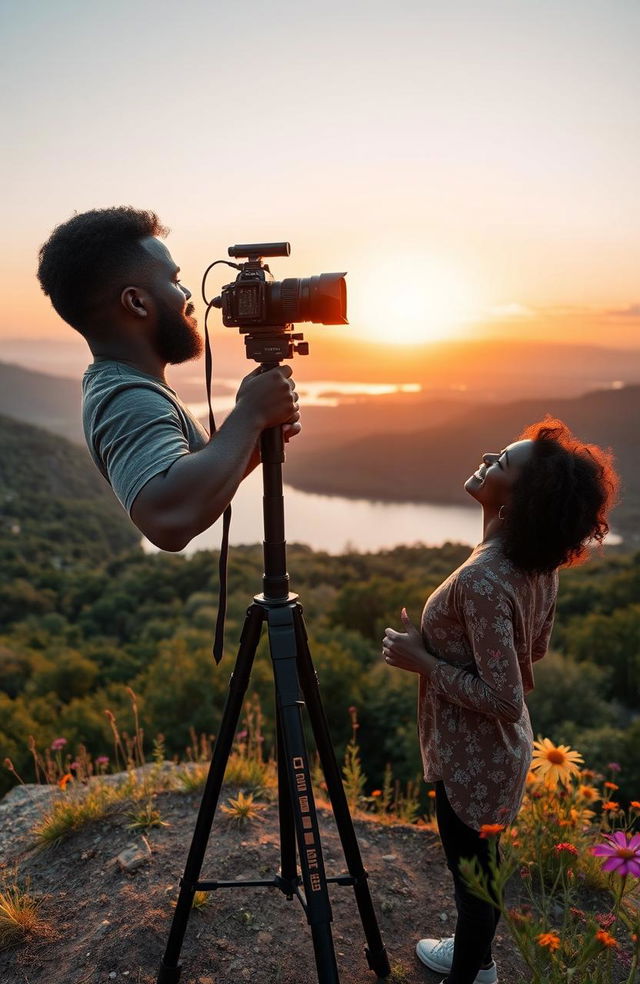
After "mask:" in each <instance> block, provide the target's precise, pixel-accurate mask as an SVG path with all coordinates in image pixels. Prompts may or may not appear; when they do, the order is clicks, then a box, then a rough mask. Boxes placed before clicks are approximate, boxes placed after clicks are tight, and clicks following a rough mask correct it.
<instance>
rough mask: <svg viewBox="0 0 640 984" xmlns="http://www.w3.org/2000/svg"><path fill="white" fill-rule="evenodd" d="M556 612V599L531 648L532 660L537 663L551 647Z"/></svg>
mask: <svg viewBox="0 0 640 984" xmlns="http://www.w3.org/2000/svg"><path fill="white" fill-rule="evenodd" d="M555 614H556V603H555V600H554V602H553V604H552V605H551V608H550V609H549V612H548V614H547V617H546V618H545V620H544V622H543V623H542V628H541V629H540V632H539V633H538V635H537V636H536V638H535V640H534V643H533V646H532V648H531V662H532V663H535V662H537V660H539V659H542V657H543V656H546V655H547V649H548V648H549V639H550V638H551V631H552V629H553V620H554V618H555Z"/></svg>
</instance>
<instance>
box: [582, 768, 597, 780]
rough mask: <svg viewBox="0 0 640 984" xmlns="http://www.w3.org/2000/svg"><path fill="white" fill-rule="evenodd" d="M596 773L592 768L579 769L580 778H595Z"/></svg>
mask: <svg viewBox="0 0 640 984" xmlns="http://www.w3.org/2000/svg"><path fill="white" fill-rule="evenodd" d="M595 777H596V774H595V772H594V771H593V769H581V770H580V778H581V779H595Z"/></svg>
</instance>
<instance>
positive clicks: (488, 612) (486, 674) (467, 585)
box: [431, 577, 524, 722]
mask: <svg viewBox="0 0 640 984" xmlns="http://www.w3.org/2000/svg"><path fill="white" fill-rule="evenodd" d="M455 592H456V595H455V600H456V609H457V613H458V616H459V618H460V621H461V623H462V625H463V627H464V630H465V633H466V635H467V638H468V640H469V643H470V645H471V648H472V651H473V659H474V664H475V665H474V670H473V671H471V670H469V669H465V668H464V667H457V666H452V665H451V664H450V663H446V662H444V661H439V662H438V664H437V665H436V667H435V669H434V670H433V673H432V675H431V685H432V686H433V687H434V688H435V690H436V691H437V693H438V694H439V695H440V696H441V697H443V698H444V699H445V700H448V701H450V702H451V703H453V704H459V705H460V706H461V707H466V708H469V709H470V710H473V711H478V712H479V713H481V714H486V715H488V716H489V717H493V718H497V719H498V720H500V721H505V722H514V721H518V720H519V719H520V716H521V715H522V711H523V709H524V693H523V686H522V674H521V671H520V665H519V663H518V655H517V652H516V647H515V643H514V637H513V602H512V599H511V598H510V596H509V594H508V592H507V591H506V590H505V589H504V588H503V587H501V586H500V584H499V583H497V582H495V581H493V580H490V579H489V578H471V577H466V578H460V579H459V581H458V583H457V584H456V587H455Z"/></svg>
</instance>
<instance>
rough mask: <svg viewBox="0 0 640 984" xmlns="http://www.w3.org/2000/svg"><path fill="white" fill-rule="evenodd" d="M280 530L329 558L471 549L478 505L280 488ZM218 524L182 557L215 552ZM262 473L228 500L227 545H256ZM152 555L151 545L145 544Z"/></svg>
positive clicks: (478, 534)
mask: <svg viewBox="0 0 640 984" xmlns="http://www.w3.org/2000/svg"><path fill="white" fill-rule="evenodd" d="M284 496H285V530H286V537H287V542H288V543H306V544H307V545H308V546H310V547H312V548H313V549H314V550H326V551H327V552H328V553H331V554H339V553H343V552H344V551H345V549H347V548H353V549H355V550H358V551H361V552H367V551H377V550H385V549H390V548H392V547H395V546H397V545H398V544H400V543H405V544H412V543H426V544H429V545H430V546H441V545H442V544H443V543H446V542H447V540H449V541H452V542H459V543H468V544H470V545H473V544H475V543H477V542H478V541H479V540H480V539H482V513H481V510H480V507H479V506H476V507H475V508H474V507H468V508H467V507H464V506H441V505H430V504H426V503H423V504H420V505H418V504H414V503H385V502H372V501H370V500H368V499H345V498H341V497H340V496H327V495H314V494H312V493H309V492H299V491H298V490H297V489H292V488H290V487H288V486H286V487H285V494H284ZM221 535H222V520H219V521H218V522H217V523H216V524H215V525H214V526H213V527H212V528H211V529H209V530H206V531H205V532H204V533H201V534H200V535H199V536H197V537H195V538H194V539H193V540H192V541H191V543H190V544H189V545H188V546H187V547H186V548H185V550H184V551H183V553H185V554H192V553H195V551H196V550H216V549H218V547H219V546H220V537H221ZM262 537H263V527H262V471H261V470H260V469H256V470H255V471H254V472H253V473H252V474H251V475H250V476H249V477H248V478H247V479H246V480H245V481H244V482H243V483H242V485H241V486H240V488H239V489H238V491H237V492H236V496H235V498H234V500H233V518H232V520H231V532H230V542H231V544H247V543H261V542H262ZM145 545H146V547H147V548H148V549H149V550H155V547H153V546H152V545H151V544H149V543H147V544H145Z"/></svg>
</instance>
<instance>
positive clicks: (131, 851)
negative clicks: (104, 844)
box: [116, 841, 151, 871]
mask: <svg viewBox="0 0 640 984" xmlns="http://www.w3.org/2000/svg"><path fill="white" fill-rule="evenodd" d="M150 857H151V849H150V847H149V845H148V844H147V843H146V842H145V841H142V843H141V844H129V846H128V847H125V849H124V851H121V852H120V854H119V855H118V857H117V858H116V861H117V862H118V864H119V865H120V867H121V868H122V870H123V871H135V869H136V868H139V867H140V865H141V864H144V863H145V861H148V860H149V858H150Z"/></svg>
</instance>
